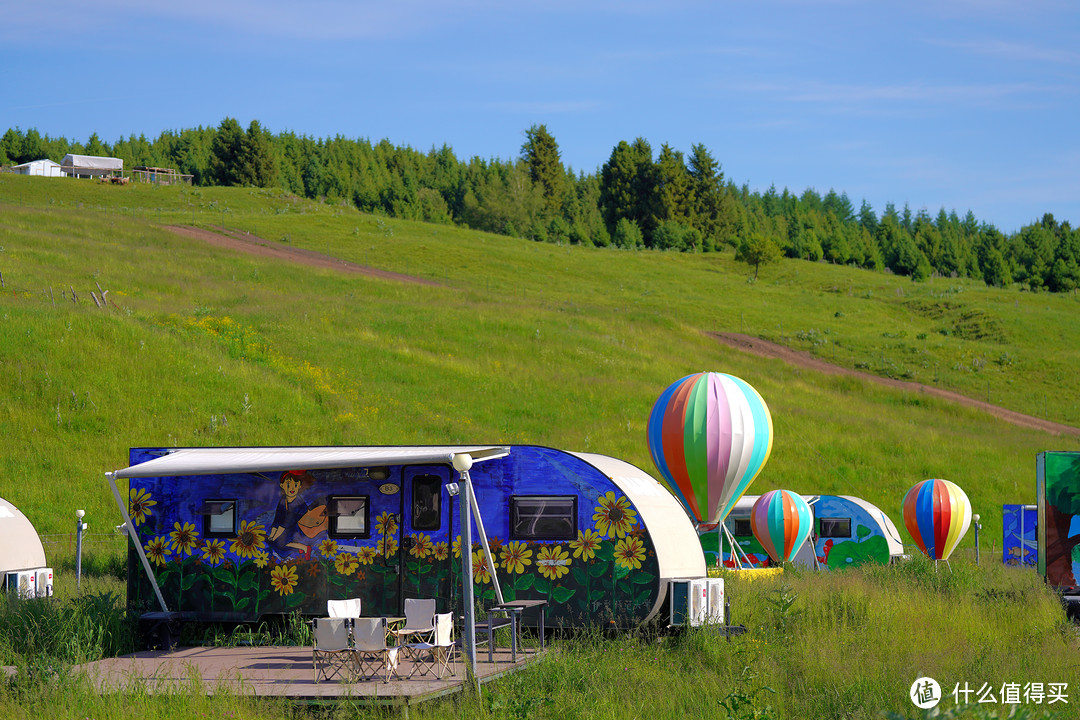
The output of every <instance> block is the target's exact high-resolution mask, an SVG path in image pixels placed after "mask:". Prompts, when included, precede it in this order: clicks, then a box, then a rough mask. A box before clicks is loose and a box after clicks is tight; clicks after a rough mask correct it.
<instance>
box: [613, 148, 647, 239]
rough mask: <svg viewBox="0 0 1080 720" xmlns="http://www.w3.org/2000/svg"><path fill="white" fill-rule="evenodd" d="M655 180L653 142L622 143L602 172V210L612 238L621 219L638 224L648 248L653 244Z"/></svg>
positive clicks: (615, 149)
mask: <svg viewBox="0 0 1080 720" xmlns="http://www.w3.org/2000/svg"><path fill="white" fill-rule="evenodd" d="M654 177H655V171H654V169H653V162H652V148H651V147H650V146H649V143H648V142H647V141H646V140H644V139H643V138H638V139H636V140H635V141H634V143H633V144H632V145H631V144H629V143H627V142H626V141H625V140H621V141H619V144H618V145H616V146H615V148H614V149H613V150H612V151H611V157H610V158H609V159H608V161H607V162H606V163H604V166H603V168H601V171H600V207H601V208H602V211H603V214H604V221H605V222H606V223H607V226H608V228H609V231H610V232H611V233H612V235H614V234H615V226H616V225H617V224H618V222H619V220H620V219H622V218H626V219H627V220H633V221H634V223H635V225H637V227H638V229H639V230H640V231H641V233H642V235H643V237H644V238H645V243H646V245H649V244H650V243H651V241H652V230H653V228H654V227H655V222H654V218H655V213H654V212H653V189H654V188H655V186H656V182H655V180H654Z"/></svg>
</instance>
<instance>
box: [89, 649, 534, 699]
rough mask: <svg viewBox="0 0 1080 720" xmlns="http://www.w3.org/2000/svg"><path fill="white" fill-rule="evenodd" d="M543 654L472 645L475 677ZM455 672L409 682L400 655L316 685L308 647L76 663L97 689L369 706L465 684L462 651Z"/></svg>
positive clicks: (145, 654)
mask: <svg viewBox="0 0 1080 720" xmlns="http://www.w3.org/2000/svg"><path fill="white" fill-rule="evenodd" d="M540 656H541V654H540V653H538V652H537V651H536V650H535V649H530V650H529V652H527V653H525V652H522V651H521V650H520V649H519V651H518V654H517V663H514V662H512V661H511V655H510V650H509V649H508V648H507V649H501V648H499V649H496V650H495V656H494V662H491V663H489V662H488V652H487V648H486V647H481V648H477V657H476V660H477V662H476V675H477V679H478V680H479V682H481V683H484V682H487V681H489V680H494V679H495V678H497V677H499V676H501V675H504V674H506V673H507V672H511V671H513V670H517V669H520V668H522V667H524V666H525V665H527V664H528V663H531V662H534V661H535V660H536V659H538V658H539V657H540ZM451 667H453V669H454V671H455V672H456V675H450V674H446V673H444V675H443V679H442V680H439V679H438V678H436V677H435V676H434V675H433V674H431V673H428V674H427V675H425V676H421V675H416V676H415V677H413V678H411V679H407V678H408V674H409V673H410V672H411V671H412V663H411V661H409V660H408V659H405V660H402V661H401V663H400V665H399V667H398V673H399V675H400V676H401V678H402V679H392V680H391V681H390V682H383V681H382V680H378V679H375V680H361V681H359V682H348V681H338V680H331V681H326V680H323V681H321V682H319V683H316V682H315V677H314V670H313V666H312V662H311V648H310V647H295V646H292V647H288V646H286V647H276V646H264V647H187V648H178V649H176V650H174V651H172V652H162V651H142V652H137V653H134V654H132V655H125V656H123V657H117V658H109V659H106V660H98V661H96V662H92V663H87V664H85V665H81V666H79V667H78V668H77V670H78V671H81V672H84V673H86V674H87V675H88V676H89V677H90V678H91V680H92V681H93V682H94V683H95V684H96V685H97V686H98V688H99V689H100V690H101V691H102V692H114V691H123V690H126V689H134V688H138V689H144V690H145V691H147V692H150V693H153V692H154V691H163V692H174V691H176V690H183V689H190V690H191V691H193V692H200V693H203V692H205V693H207V694H211V695H212V694H214V693H216V692H229V693H236V694H244V695H254V696H258V697H284V698H290V699H293V700H297V701H305V702H319V701H331V700H334V699H336V698H341V697H350V698H353V699H361V701H365V699H366V701H367V702H370V703H378V704H388V705H412V704H415V703H419V702H423V701H425V700H431V699H434V698H436V697H440V696H442V695H446V694H449V693H454V692H461V691H462V689H463V688H464V685H465V666H464V664H463V662H462V658H461V653H460V652H459V653H458V659H457V661H456V662H454V663H452V665H451Z"/></svg>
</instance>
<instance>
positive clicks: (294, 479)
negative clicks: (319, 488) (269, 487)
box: [266, 470, 326, 560]
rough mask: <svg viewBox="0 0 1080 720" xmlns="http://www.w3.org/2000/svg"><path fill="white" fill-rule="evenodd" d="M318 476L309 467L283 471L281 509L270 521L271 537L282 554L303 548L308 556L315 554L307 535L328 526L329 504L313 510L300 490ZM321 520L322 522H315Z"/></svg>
mask: <svg viewBox="0 0 1080 720" xmlns="http://www.w3.org/2000/svg"><path fill="white" fill-rule="evenodd" d="M314 483H315V478H314V477H313V476H312V475H311V473H310V472H308V471H307V470H287V471H286V472H283V473H281V477H280V478H279V479H278V485H279V486H280V487H281V498H280V499H279V500H278V505H277V511H276V512H275V513H274V519H273V521H272V522H271V523H270V534H269V535H267V538H266V539H267V541H268V544H269V545H270V547H271V548H272V549H273V551H274V554H275V555H277V557H279V558H284V557H287V556H288V555H292V554H294V553H295V552H297V551H299V552H300V553H301V554H302V555H303V557H304V559H305V560H306V559H309V558H310V557H311V545H310V544H308V543H306V542H304V540H305V539H307V538H311V537H314V536H315V535H317V534H318V533H319V532H321V531H323V530H325V529H326V507H325V506H323V505H320V506H319V507H316V508H315V509H314V510H309V508H308V505H307V503H306V502H304V500H303V499H302V498H301V497H300V492H301V491H302V490H306V489H307V488H309V487H311V486H312V485H313V484H314ZM316 520H321V522H315V521H316Z"/></svg>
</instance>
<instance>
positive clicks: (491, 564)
mask: <svg viewBox="0 0 1080 720" xmlns="http://www.w3.org/2000/svg"><path fill="white" fill-rule="evenodd" d="M461 478H462V479H463V480H464V481H465V484H466V485H468V486H469V504H470V505H471V506H472V511H473V516H474V517H475V518H476V529H477V530H479V531H480V544H481V545H483V546H484V557H486V558H487V566H488V572H490V573H491V584H492V585H494V586H495V598H496V599H497V600H498V601H499V604H500V605H502V604H503V602H504V600H503V593H502V586H501V585H499V576H498V575H497V574H496V573H495V558H493V557H492V556H491V548H490V547H488V539H487V532H486V531H485V530H484V519H483V518H482V517H480V505H479V503H477V502H476V494H475V493H474V492H473V491H472V479H471V478H470V477H469V471H468V470H466V471H465V472H463V473H461Z"/></svg>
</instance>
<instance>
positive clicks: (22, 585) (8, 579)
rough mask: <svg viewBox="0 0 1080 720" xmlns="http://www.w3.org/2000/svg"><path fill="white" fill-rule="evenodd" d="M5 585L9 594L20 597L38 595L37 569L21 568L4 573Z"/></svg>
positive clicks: (25, 597)
mask: <svg viewBox="0 0 1080 720" xmlns="http://www.w3.org/2000/svg"><path fill="white" fill-rule="evenodd" d="M4 586H5V587H6V588H7V592H8V595H12V596H14V597H17V598H20V599H23V600H25V599H28V598H34V597H37V571H36V570H20V571H18V572H9V573H5V574H4Z"/></svg>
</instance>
